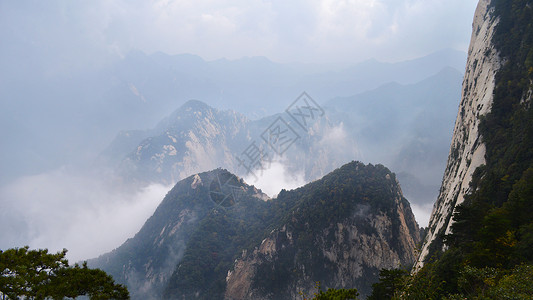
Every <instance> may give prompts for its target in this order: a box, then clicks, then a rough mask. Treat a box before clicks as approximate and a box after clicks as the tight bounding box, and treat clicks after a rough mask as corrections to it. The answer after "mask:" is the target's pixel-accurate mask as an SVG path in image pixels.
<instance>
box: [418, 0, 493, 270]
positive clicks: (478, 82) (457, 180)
mask: <svg viewBox="0 0 533 300" xmlns="http://www.w3.org/2000/svg"><path fill="white" fill-rule="evenodd" d="M493 10H494V7H493V4H492V2H491V1H488V0H482V1H480V2H479V4H478V7H477V10H476V13H475V17H474V23H473V32H472V38H471V43H470V48H469V51H468V53H469V56H468V63H467V68H466V73H465V78H464V81H463V89H462V90H463V92H462V97H461V104H460V106H459V112H458V114H457V120H456V122H455V128H454V133H453V139H452V143H451V147H450V153H449V157H448V163H447V165H446V171H445V173H444V178H443V180H442V187H441V190H440V194H439V196H438V200H437V202H436V203H435V206H434V209H433V213H432V216H431V220H430V224H429V231H428V234H427V237H426V241H425V243H424V246H423V248H422V252H421V255H420V259H419V262H418V264H417V267H420V266H422V265H423V262H424V260H426V258H427V257H428V256H430V255H431V254H432V253H433V252H435V251H437V250H438V248H439V247H440V245H442V237H443V236H444V234H449V233H450V232H451V226H452V224H453V219H452V215H453V213H454V211H455V207H457V206H459V205H460V204H462V203H463V202H464V201H465V196H466V195H468V194H471V193H472V192H473V190H472V187H471V182H472V179H473V175H474V172H475V171H476V170H477V169H478V167H480V166H482V165H485V164H486V163H487V148H486V143H485V141H484V139H483V138H482V135H481V133H480V125H481V122H482V120H483V118H484V117H486V116H487V115H488V114H489V113H491V111H492V108H493V106H494V105H495V104H494V93H495V87H496V85H497V82H496V77H497V74H498V73H499V71H500V69H501V68H502V63H503V60H502V59H503V58H502V57H500V55H499V54H498V51H499V49H497V48H496V43H495V42H494V36H495V34H496V28H497V27H498V24H499V18H498V17H497V16H495V14H494V11H493ZM489 130H496V129H495V128H490V129H489ZM432 244H433V245H434V247H433V248H434V249H430V247H431V245H432Z"/></svg>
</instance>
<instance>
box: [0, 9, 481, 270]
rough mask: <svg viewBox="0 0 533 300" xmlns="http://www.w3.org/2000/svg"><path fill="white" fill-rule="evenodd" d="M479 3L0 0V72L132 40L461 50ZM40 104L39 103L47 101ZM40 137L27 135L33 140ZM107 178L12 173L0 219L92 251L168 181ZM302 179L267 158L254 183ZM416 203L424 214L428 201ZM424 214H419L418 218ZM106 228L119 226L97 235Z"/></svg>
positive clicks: (48, 70)
mask: <svg viewBox="0 0 533 300" xmlns="http://www.w3.org/2000/svg"><path fill="white" fill-rule="evenodd" d="M476 4H477V0H290V1H289V0H271V1H267V0H232V1H230V0H217V1H215V0H174V1H173V0H115V1H108V0H91V1H87V0H86V1H81V0H49V1H40V0H33V1H32V0H27V1H26V0H21V1H14V0H12V1H10V0H0V41H1V42H0V70H10V73H9V74H7V72H3V73H2V72H1V71H0V80H4V83H5V84H6V85H7V84H9V83H8V82H7V80H9V79H10V78H11V77H17V78H26V77H31V76H32V72H35V73H39V74H40V73H44V74H45V75H46V74H48V75H49V76H50V77H51V78H54V76H55V75H57V74H63V75H64V74H67V75H68V74H69V73H71V72H75V71H78V70H81V71H83V70H87V69H90V68H95V69H97V68H98V67H101V66H105V65H106V64H107V63H110V62H113V61H116V60H117V59H120V58H122V57H124V56H125V55H126V54H127V53H129V52H130V51H132V50H140V51H143V52H145V53H147V54H152V53H155V52H164V53H167V54H182V53H190V54H195V55H198V56H200V57H202V58H204V59H205V60H217V59H221V58H226V59H230V60H234V59H239V58H243V57H253V56H264V57H267V58H269V59H270V60H272V61H275V62H281V63H332V64H345V63H346V64H348V63H355V62H361V61H364V60H367V59H370V58H375V59H378V60H380V61H402V60H406V59H412V58H416V57H421V56H424V55H427V54H429V53H432V52H435V51H438V50H441V49H443V48H453V49H456V50H462V51H466V50H467V47H468V44H469V41H470V34H471V30H470V29H471V23H472V19H473V15H474V10H475V6H476ZM19 73H20V74H19ZM67 77H68V76H67ZM59 78H63V77H59ZM1 87H2V85H1V84H0V88H1ZM23 88H25V87H23ZM0 92H1V91H0ZM39 92H40V91H35V95H37V96H38V95H39ZM0 94H1V93H0ZM35 98H36V99H37V100H35V101H36V102H37V101H40V99H39V97H35ZM75 100H76V99H73V101H75ZM9 101H10V99H6V98H1V99H0V104H4V103H8V105H4V106H3V107H9ZM29 103H32V105H34V104H35V103H33V102H29ZM13 106H15V105H13ZM19 106H20V107H23V106H24V105H18V106H16V107H19ZM28 106H29V105H28ZM37 107H39V108H40V107H41V106H37ZM42 107H43V108H44V109H43V111H44V110H46V109H47V107H46V103H44V104H43V105H42ZM28 109H30V108H28ZM48 109H50V108H48ZM21 114H22V116H24V112H22V113H21ZM21 120H23V121H22V122H21V124H23V125H25V126H28V124H27V123H28V122H26V121H25V120H24V118H23V117H22V118H21ZM2 122H3V120H0V125H2V124H3V123H2ZM8 125H9V124H8ZM2 126H3V125H2ZM3 127H5V126H3ZM19 129H20V128H19ZM22 129H24V128H22ZM10 130H11V129H9V128H8V130H6V132H9V131H10ZM35 138H36V137H30V136H21V137H20V139H35ZM0 139H3V137H2V136H0ZM46 142H49V141H39V139H35V144H39V143H46ZM35 151H39V149H35ZM0 172H2V171H1V170H0ZM104 181H105V180H102V179H100V180H96V181H95V180H94V178H93V177H92V176H90V175H86V174H79V173H76V172H74V171H71V170H69V169H64V168H59V169H54V170H50V171H48V172H47V173H42V174H34V175H32V176H26V177H21V178H18V179H17V180H15V181H14V182H13V183H12V184H10V185H9V186H5V187H2V186H0V219H2V218H4V217H5V215H3V214H20V215H21V220H22V221H21V222H22V223H23V226H27V228H29V230H28V231H27V232H26V234H27V236H26V237H23V239H25V240H26V241H28V242H29V243H30V246H32V247H49V248H51V249H53V250H60V249H62V248H63V247H66V248H68V249H69V250H70V251H71V254H70V256H69V257H70V258H71V259H73V260H78V259H84V258H90V257H94V256H96V255H98V254H101V253H102V252H105V251H109V250H111V249H113V248H114V247H117V246H118V245H120V244H121V243H122V242H123V241H124V240H125V239H126V238H128V237H131V236H132V235H133V234H134V233H135V232H136V231H137V230H138V229H139V228H140V226H142V224H143V223H144V221H145V220H146V219H147V218H148V217H149V216H150V215H151V213H152V212H153V210H154V209H155V207H156V206H157V204H158V203H159V202H160V201H161V199H162V198H163V196H164V195H165V193H166V191H168V189H169V187H163V186H160V185H154V186H149V187H147V188H146V189H143V190H141V191H136V192H135V193H133V194H123V193H121V192H119V191H116V190H114V189H112V188H110V187H108V186H106V185H104V184H103V182H104ZM303 183H304V182H303V179H302V178H301V176H300V177H299V176H297V177H295V178H293V177H287V175H286V174H285V170H284V168H283V165H275V167H273V168H272V169H271V170H269V172H266V175H265V177H264V178H263V179H262V183H258V185H259V187H261V185H262V187H263V188H264V189H265V191H266V192H267V193H268V194H269V195H270V196H273V195H275V194H277V193H278V192H279V190H281V188H286V189H290V188H293V187H297V186H301V185H302V184H303ZM35 199H48V200H50V201H36V200H35ZM128 201H129V202H128ZM8 208H9V209H10V210H8ZM414 210H415V212H417V211H420V213H419V214H420V215H422V214H423V212H427V211H430V208H429V207H414ZM43 212H46V213H45V214H43ZM417 214H418V213H417ZM43 215H45V217H42V216H43ZM427 217H428V216H427V213H426V214H425V217H424V218H423V220H422V223H427ZM4 219H5V218H4ZM1 221H2V220H0V225H6V224H2V222H1ZM87 224H91V226H87ZM7 225H13V224H7ZM7 225H6V226H7ZM15 225H17V224H15ZM15 225H13V226H15ZM4 228H6V227H4ZM108 228H114V229H116V230H115V231H113V233H112V234H111V233H110V231H108V232H107V233H108V234H107V235H105V236H102V235H101V232H102V231H106V230H107V229H108ZM79 233H81V234H79ZM19 237H20V234H19V233H18V232H9V233H8V232H7V231H6V230H4V231H3V232H2V231H0V247H2V246H4V245H8V244H9V245H11V244H10V240H11V239H13V240H16V239H17V238H19ZM19 246H23V245H19Z"/></svg>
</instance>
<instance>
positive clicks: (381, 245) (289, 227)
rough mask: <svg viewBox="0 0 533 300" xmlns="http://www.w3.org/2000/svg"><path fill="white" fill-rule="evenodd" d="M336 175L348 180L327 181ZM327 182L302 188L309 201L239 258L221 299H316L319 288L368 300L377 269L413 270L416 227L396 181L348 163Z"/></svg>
mask: <svg viewBox="0 0 533 300" xmlns="http://www.w3.org/2000/svg"><path fill="white" fill-rule="evenodd" d="M349 168H351V169H352V170H350V171H349V173H345V172H346V171H347V169H349ZM342 169H344V170H342ZM336 173H337V174H336ZM340 174H342V176H346V175H347V176H346V178H344V177H343V179H339V178H332V177H333V176H339V175H340ZM370 174H371V175H370ZM332 175H333V176H332ZM328 176H329V178H328ZM328 176H326V177H325V178H324V179H323V180H320V181H319V182H317V183H316V184H314V185H313V184H311V185H309V186H306V187H304V188H305V189H307V191H306V197H305V198H304V199H306V200H304V201H300V203H299V205H298V206H297V208H296V209H294V210H293V211H292V212H291V213H290V214H289V216H288V217H287V218H286V221H284V222H281V223H280V224H279V225H278V226H276V228H275V229H274V230H273V231H272V232H271V233H270V234H268V235H267V236H266V238H264V239H263V240H262V242H261V243H260V244H259V245H257V246H256V247H255V248H254V249H251V250H249V251H243V252H242V255H241V257H240V258H238V259H237V260H236V261H235V263H234V265H233V268H232V270H230V271H229V272H228V275H227V277H226V284H227V286H226V293H225V299H232V300H236V299H300V298H301V295H312V294H313V293H314V292H316V285H315V284H316V282H320V284H321V286H322V288H323V289H327V288H332V287H333V288H357V289H358V291H359V292H360V293H361V294H362V295H368V294H369V293H370V290H371V285H372V283H374V282H375V281H376V279H377V276H378V273H379V270H380V269H382V268H396V267H401V266H404V267H406V266H410V265H411V264H412V263H414V261H415V260H416V256H415V249H416V246H417V244H418V243H419V242H420V235H419V230H418V225H417V224H416V222H415V219H414V216H413V214H412V212H411V209H410V206H409V203H408V202H407V201H406V200H405V198H403V196H402V193H401V190H400V187H399V185H398V182H397V181H396V179H395V176H394V174H391V173H390V171H388V170H387V169H386V168H384V167H382V166H372V165H369V166H365V165H363V164H359V163H351V164H348V165H346V166H344V167H342V168H341V171H335V172H333V173H332V174H330V175H328ZM337 180H338V181H337ZM333 181H336V183H337V185H332V184H331V183H332V182H333ZM348 182H350V183H351V184H348V185H347V186H348V187H349V188H347V189H343V186H344V184H345V183H348ZM347 190H348V191H347ZM374 192H376V193H377V194H374ZM288 193H291V192H288ZM320 195H322V196H320ZM324 195H329V196H325V197H324ZM378 195H379V196H378ZM290 197H291V196H290V195H286V194H285V195H284V194H281V195H280V198H281V199H284V198H290ZM323 206H327V208H325V207H323ZM338 210H342V212H341V211H338Z"/></svg>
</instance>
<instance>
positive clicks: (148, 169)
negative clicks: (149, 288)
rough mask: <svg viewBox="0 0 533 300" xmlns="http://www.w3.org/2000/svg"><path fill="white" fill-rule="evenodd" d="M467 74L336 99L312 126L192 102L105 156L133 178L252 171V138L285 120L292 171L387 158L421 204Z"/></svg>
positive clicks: (123, 138)
mask: <svg viewBox="0 0 533 300" xmlns="http://www.w3.org/2000/svg"><path fill="white" fill-rule="evenodd" d="M461 77H462V75H461V73H460V72H459V71H457V70H455V69H452V68H445V69H443V70H441V71H440V72H438V73H437V74H435V75H433V76H431V77H430V78H427V79H425V80H423V81H420V82H418V83H415V84H409V85H401V84H397V83H390V84H386V85H383V86H381V87H379V88H377V89H375V90H372V91H368V92H365V93H363V94H359V95H356V96H353V97H348V98H335V99H333V100H331V101H329V102H328V103H327V104H326V105H325V106H324V109H325V114H324V116H323V117H316V118H315V119H314V120H312V122H310V123H309V124H308V128H305V130H304V129H302V128H301V127H300V126H298V124H296V122H295V121H294V120H293V119H291V118H290V116H288V114H287V113H280V114H275V115H272V116H269V117H265V118H262V119H259V120H250V119H249V118H247V117H246V116H244V115H243V114H240V113H238V112H236V111H234V110H219V109H215V108H213V107H211V106H209V105H207V104H205V103H203V102H200V101H196V100H194V101H188V102H187V103H185V104H184V105H183V106H181V107H180V108H179V109H177V110H176V111H174V112H173V113H172V114H170V115H169V116H168V117H166V118H165V119H163V120H162V121H160V122H159V124H158V125H157V126H156V127H155V128H153V129H150V130H144V131H124V132H121V133H120V134H119V135H118V136H117V137H116V139H115V140H114V141H113V142H112V143H111V145H110V146H109V147H108V148H107V149H106V150H105V151H104V152H103V153H102V155H101V157H100V159H101V161H103V162H105V164H106V165H114V166H115V167H116V169H117V170H118V172H119V174H121V176H122V178H124V179H125V181H126V182H136V183H139V182H142V183H150V182H159V183H165V184H173V183H175V182H176V181H178V180H180V179H183V178H186V177H188V176H190V175H192V174H195V173H198V172H203V171H207V170H210V169H213V168H217V167H224V168H226V169H228V170H230V171H231V172H233V173H235V174H238V175H239V176H246V175H247V170H246V169H245V168H243V167H242V166H241V165H240V164H239V160H238V157H239V155H241V153H242V152H243V151H244V150H245V149H246V147H247V146H249V145H250V144H251V143H252V142H256V143H259V144H260V143H261V142H262V138H261V136H262V134H263V133H264V132H265V130H267V129H268V128H269V126H270V125H271V124H273V122H275V121H276V120H277V119H278V118H284V119H286V120H287V124H288V126H290V127H291V128H293V129H294V131H295V133H296V134H297V135H298V137H299V138H298V139H297V140H296V141H295V143H294V144H293V145H291V147H290V148H289V149H287V151H286V152H284V153H283V155H282V156H281V158H279V157H278V159H281V160H282V161H283V164H284V165H285V166H286V168H287V170H288V171H289V173H291V174H300V173H301V174H303V175H304V178H305V180H306V181H312V180H316V179H318V178H321V177H322V176H324V175H325V174H327V173H328V172H330V171H332V170H334V169H335V168H337V167H339V166H340V165H342V164H344V163H345V162H347V161H350V160H352V159H360V160H363V161H366V162H373V163H378V162H384V163H386V164H388V165H391V166H393V170H394V171H395V172H398V173H399V176H400V179H401V182H402V183H403V179H404V178H405V182H406V185H405V187H406V193H407V194H408V196H409V197H410V198H412V199H413V201H414V202H416V203H430V202H432V201H433V200H434V197H436V194H437V192H438V186H439V184H440V180H441V174H442V172H443V170H444V167H445V160H446V156H447V154H448V152H447V150H446V149H447V147H446V145H447V144H448V143H449V139H450V138H451V132H452V130H453V128H452V127H453V126H452V124H453V121H452V120H453V119H454V118H455V112H456V109H457V103H458V99H459V95H458V94H457V93H458V87H459V86H460V85H461ZM262 143H263V145H262V147H264V148H268V145H266V144H265V143H264V142H262ZM274 154H275V153H274Z"/></svg>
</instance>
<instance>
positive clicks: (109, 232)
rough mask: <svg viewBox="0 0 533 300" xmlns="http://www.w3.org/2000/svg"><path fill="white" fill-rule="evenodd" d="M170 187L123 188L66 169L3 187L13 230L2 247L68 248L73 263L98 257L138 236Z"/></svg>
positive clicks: (8, 222) (4, 219) (6, 222)
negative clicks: (135, 235) (131, 189)
mask: <svg viewBox="0 0 533 300" xmlns="http://www.w3.org/2000/svg"><path fill="white" fill-rule="evenodd" d="M169 189H170V187H165V186H162V185H155V184H154V185H150V186H148V187H146V188H143V189H141V190H139V191H130V190H120V189H118V188H114V187H113V185H112V184H108V183H106V180H105V179H96V178H95V177H93V176H87V175H80V174H76V175H74V174H72V172H70V171H67V170H66V169H65V168H62V169H58V170H55V171H52V172H49V173H43V174H39V175H34V176H27V177H23V178H20V179H18V180H17V181H15V182H14V183H12V184H10V185H8V186H5V187H4V188H2V189H1V190H0V203H1V204H2V206H4V214H5V213H7V212H9V215H3V216H1V217H2V222H3V223H4V224H2V225H3V227H4V228H6V227H7V228H9V229H10V231H9V232H6V231H4V232H3V233H2V237H0V242H2V245H0V246H1V247H2V248H7V247H21V246H24V245H29V246H30V247H31V248H48V249H49V250H51V251H59V250H61V249H63V248H66V249H68V250H69V253H68V258H69V260H71V261H72V262H74V261H78V260H82V259H88V258H92V257H96V256H98V255H100V254H103V253H105V252H107V251H110V250H112V249H114V248H116V247H118V246H120V245H121V244H122V243H123V242H124V241H125V240H126V239H127V238H130V237H133V235H134V234H135V233H137V232H138V231H139V229H140V228H141V226H142V225H143V224H144V222H145V221H146V220H147V219H148V218H149V217H150V216H151V215H152V214H153V212H154V211H155V208H156V207H157V205H159V203H160V202H161V200H162V199H163V197H164V195H165V194H166V192H167V191H168V190H169ZM10 235H11V236H10ZM13 235H16V236H13Z"/></svg>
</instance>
